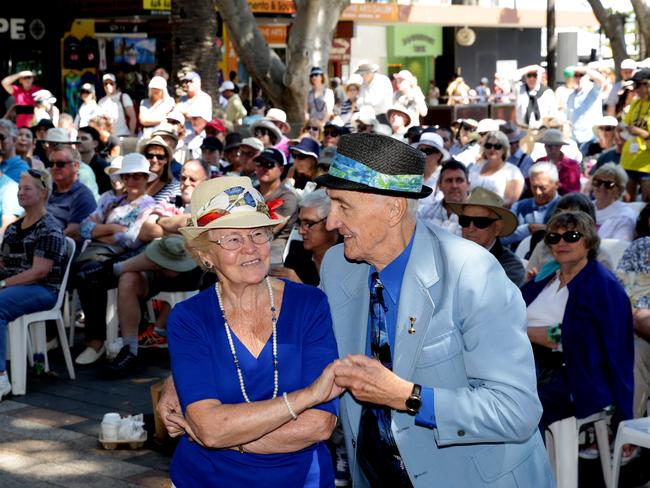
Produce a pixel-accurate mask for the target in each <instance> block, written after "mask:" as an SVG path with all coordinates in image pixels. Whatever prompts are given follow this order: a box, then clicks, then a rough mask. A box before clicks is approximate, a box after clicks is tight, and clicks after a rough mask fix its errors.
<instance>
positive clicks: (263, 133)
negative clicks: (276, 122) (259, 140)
mask: <svg viewBox="0 0 650 488" xmlns="http://www.w3.org/2000/svg"><path fill="white" fill-rule="evenodd" d="M270 135H271V131H270V130H268V129H264V128H261V129H255V137H264V136H270Z"/></svg>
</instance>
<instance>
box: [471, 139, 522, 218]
mask: <svg viewBox="0 0 650 488" xmlns="http://www.w3.org/2000/svg"><path fill="white" fill-rule="evenodd" d="M509 154H510V142H509V141H508V137H507V136H506V135H505V134H504V133H503V132H501V131H498V130H497V131H493V132H488V133H487V134H486V135H485V139H484V142H483V144H482V146H481V158H482V161H481V162H479V163H476V164H475V165H473V166H471V167H470V169H469V182H470V185H471V187H472V188H477V187H483V188H485V189H487V190H490V191H493V192H494V193H496V194H497V195H499V197H501V198H503V200H504V202H505V205H506V207H508V208H510V207H511V206H512V204H513V203H515V202H516V201H517V200H519V197H520V196H521V194H522V192H523V191H524V176H523V175H522V174H521V171H520V170H519V168H517V167H516V166H515V165H514V164H511V163H508V162H507V159H508V156H509Z"/></svg>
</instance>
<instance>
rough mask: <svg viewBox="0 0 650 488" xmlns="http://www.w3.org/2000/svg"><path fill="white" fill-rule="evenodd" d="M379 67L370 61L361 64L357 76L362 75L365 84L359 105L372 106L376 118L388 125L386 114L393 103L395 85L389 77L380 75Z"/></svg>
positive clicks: (361, 91)
mask: <svg viewBox="0 0 650 488" xmlns="http://www.w3.org/2000/svg"><path fill="white" fill-rule="evenodd" d="M377 71H379V66H378V65H376V64H374V63H370V62H368V61H365V62H361V64H359V66H358V67H357V70H356V71H355V74H357V75H361V78H363V83H362V84H361V90H360V91H359V98H358V99H357V105H358V106H359V107H361V106H362V105H370V106H371V107H372V108H373V109H374V110H375V117H377V120H378V121H379V122H380V123H382V124H388V119H387V118H386V112H387V111H388V109H389V108H390V106H391V105H392V103H393V84H392V83H391V82H390V78H388V76H386V75H383V74H381V73H378V72H377Z"/></svg>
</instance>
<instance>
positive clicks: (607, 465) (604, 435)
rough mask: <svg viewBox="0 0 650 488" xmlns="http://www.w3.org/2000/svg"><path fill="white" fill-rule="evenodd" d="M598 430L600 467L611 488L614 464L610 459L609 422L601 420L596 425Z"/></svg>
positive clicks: (606, 484)
mask: <svg viewBox="0 0 650 488" xmlns="http://www.w3.org/2000/svg"><path fill="white" fill-rule="evenodd" d="M594 427H595V428H596V442H597V443H598V453H599V455H600V466H601V468H602V470H603V479H604V481H605V486H606V487H607V488H611V486H612V485H611V475H612V464H611V459H610V457H609V432H608V429H607V421H605V420H599V421H598V422H596V423H595V424H594Z"/></svg>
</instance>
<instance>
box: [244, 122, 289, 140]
mask: <svg viewBox="0 0 650 488" xmlns="http://www.w3.org/2000/svg"><path fill="white" fill-rule="evenodd" d="M256 129H268V130H270V131H271V132H273V134H274V135H275V137H276V139H275V141H274V142H273V144H274V145H275V144H277V143H278V142H280V139H282V131H280V129H279V128H278V126H277V125H275V124H274V123H273V121H272V120H269V119H261V120H258V121H257V122H253V123H252V124H251V129H250V130H251V134H253V135H255V130H256Z"/></svg>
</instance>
